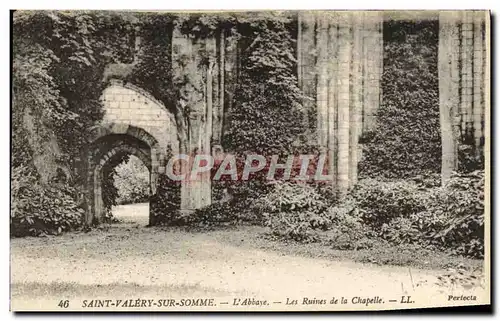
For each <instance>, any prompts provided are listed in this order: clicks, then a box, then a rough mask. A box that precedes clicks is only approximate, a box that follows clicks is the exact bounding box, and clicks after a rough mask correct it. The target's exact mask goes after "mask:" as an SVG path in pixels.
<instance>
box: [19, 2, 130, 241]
mask: <svg viewBox="0 0 500 321" xmlns="http://www.w3.org/2000/svg"><path fill="white" fill-rule="evenodd" d="M127 25H128V22H127V16H126V15H125V16H123V17H122V16H121V15H117V14H112V13H109V12H64V11H35V12H32V11H22V12H15V13H14V17H13V89H12V96H13V105H12V119H13V121H12V123H13V130H12V154H13V162H12V166H13V169H12V171H13V172H15V173H17V174H18V175H17V176H13V179H12V189H13V191H15V193H14V194H15V195H14V197H13V203H14V204H13V210H12V211H11V223H12V226H13V227H15V228H14V229H13V230H12V231H11V233H12V234H14V235H19V234H35V235H36V234H41V233H58V232H61V231H62V230H66V229H69V228H71V227H72V226H75V225H78V224H79V223H80V219H79V218H81V213H80V211H81V209H78V207H79V206H80V205H82V203H81V199H82V198H81V195H79V193H81V192H78V191H82V184H84V178H83V177H80V176H79V175H78V173H79V172H78V171H77V170H76V169H77V168H78V166H80V165H81V164H80V163H79V162H78V161H76V160H78V159H79V158H80V156H81V155H80V153H81V151H82V149H83V148H82V147H83V146H84V144H85V134H86V129H87V128H88V127H89V126H90V125H92V124H94V123H95V122H96V121H98V120H99V119H101V118H102V106H101V103H100V101H99V97H100V95H101V93H102V90H103V89H104V87H105V85H106V84H105V83H104V82H103V81H102V79H103V73H104V70H105V66H106V65H107V64H109V63H111V62H115V61H118V60H120V59H124V58H125V57H126V56H127V51H126V50H124V48H129V44H128V43H127V40H126V39H127V37H125V35H126V34H127ZM117 26H123V28H124V30H122V31H123V32H122V31H120V28H116V27H117ZM21 177H22V178H23V179H20V178H21ZM16 193H17V194H16ZM28 205H29V206H28ZM35 214H36V215H35ZM33 215H35V216H33ZM28 218H29V219H28Z"/></svg>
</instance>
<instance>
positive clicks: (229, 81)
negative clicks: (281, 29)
mask: <svg viewBox="0 0 500 321" xmlns="http://www.w3.org/2000/svg"><path fill="white" fill-rule="evenodd" d="M234 28H236V27H233V29H224V30H223V31H222V33H221V43H220V53H219V56H220V57H219V58H220V61H221V73H220V75H221V86H222V89H221V91H220V93H221V94H222V96H221V100H222V115H221V122H222V124H221V141H222V139H223V136H224V133H225V132H227V131H228V129H229V124H230V123H229V120H230V119H229V118H230V117H231V110H232V108H233V100H234V94H235V91H236V87H237V84H238V74H237V68H238V41H237V38H236V30H235V29H234Z"/></svg>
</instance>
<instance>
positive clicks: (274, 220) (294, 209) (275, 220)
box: [257, 182, 331, 241]
mask: <svg viewBox="0 0 500 321" xmlns="http://www.w3.org/2000/svg"><path fill="white" fill-rule="evenodd" d="M257 206H258V207H259V208H260V209H261V210H262V212H263V215H264V220H265V225H266V226H269V227H270V228H271V232H272V233H273V234H275V235H278V236H284V237H286V238H290V239H293V240H296V241H318V240H319V236H318V235H317V230H328V229H329V227H330V225H331V221H330V219H329V217H328V214H327V212H326V209H327V202H326V200H325V199H324V198H323V197H322V196H321V195H320V194H319V193H318V192H317V191H316V190H315V189H314V188H313V187H312V186H310V185H306V184H292V183H290V182H278V183H276V184H274V188H273V190H272V191H271V192H270V193H269V194H267V195H266V196H265V197H263V198H262V199H260V200H259V201H258V205H257Z"/></svg>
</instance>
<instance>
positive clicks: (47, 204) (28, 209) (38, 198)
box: [10, 166, 84, 236]
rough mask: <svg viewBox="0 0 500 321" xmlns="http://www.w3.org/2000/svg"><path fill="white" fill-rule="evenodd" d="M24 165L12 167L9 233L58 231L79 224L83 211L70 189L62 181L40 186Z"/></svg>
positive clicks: (54, 232) (35, 233) (19, 234)
mask: <svg viewBox="0 0 500 321" xmlns="http://www.w3.org/2000/svg"><path fill="white" fill-rule="evenodd" d="M32 173H33V171H30V170H28V168H27V167H25V166H19V167H14V168H13V169H12V185H11V191H12V209H11V214H10V224H11V225H10V234H11V236H27V235H31V236H38V235H44V234H45V235H46V234H60V233H61V232H63V231H68V230H70V229H72V228H74V227H76V226H79V225H80V224H81V221H82V218H83V213H84V211H83V210H82V209H81V208H80V207H79V206H78V204H76V202H75V201H74V199H73V198H72V195H74V190H72V189H71V188H69V187H66V186H64V185H62V184H54V185H51V186H43V185H41V184H40V183H39V181H38V179H37V178H36V176H35V175H34V174H32Z"/></svg>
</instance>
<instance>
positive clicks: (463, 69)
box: [439, 11, 489, 181]
mask: <svg viewBox="0 0 500 321" xmlns="http://www.w3.org/2000/svg"><path fill="white" fill-rule="evenodd" d="M487 14H488V12H487V11H441V12H440V13H439V103H440V115H441V116H440V121H441V140H442V146H443V147H442V148H443V155H442V157H443V159H442V178H443V180H444V181H446V180H447V179H448V178H449V177H450V175H451V172H452V171H453V170H456V169H457V167H458V145H459V144H468V145H472V146H473V147H474V149H475V151H476V154H477V155H478V156H479V155H480V153H482V152H483V141H484V114H485V101H486V99H485V90H484V88H486V86H487V85H488V83H489V81H488V80H487V79H486V77H485V75H486V74H487V70H486V68H485V64H486V61H487V55H486V52H485V48H486V40H485V37H484V34H485V32H486V29H485V25H486V22H487V21H486V20H487V18H488V16H487Z"/></svg>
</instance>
